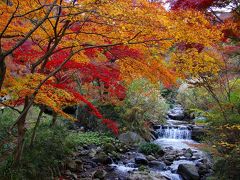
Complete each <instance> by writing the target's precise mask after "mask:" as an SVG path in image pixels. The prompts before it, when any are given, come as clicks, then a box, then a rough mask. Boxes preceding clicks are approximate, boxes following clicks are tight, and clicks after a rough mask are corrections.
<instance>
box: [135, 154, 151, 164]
mask: <svg viewBox="0 0 240 180" xmlns="http://www.w3.org/2000/svg"><path fill="white" fill-rule="evenodd" d="M135 163H136V164H138V165H147V164H148V160H147V158H146V157H145V156H144V155H143V154H140V153H139V154H137V156H136V157H135Z"/></svg>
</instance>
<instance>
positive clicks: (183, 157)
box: [112, 105, 211, 180]
mask: <svg viewBox="0 0 240 180" xmlns="http://www.w3.org/2000/svg"><path fill="white" fill-rule="evenodd" d="M155 134H156V135H157V138H156V139H155V140H154V141H153V143H155V144H157V145H159V146H160V147H161V148H162V149H163V150H164V152H165V154H164V156H163V157H161V158H157V159H156V160H149V159H150V158H148V157H147V159H148V161H149V162H148V167H149V176H146V178H145V179H164V178H165V179H169V180H182V179H190V180H191V179H205V177H206V176H207V174H209V173H210V172H211V166H210V164H211V163H210V159H209V158H208V156H207V154H205V153H204V152H202V151H200V150H199V149H197V148H196V147H195V146H193V145H196V144H199V143H198V142H196V141H194V140H192V139H191V137H192V124H190V123H189V122H187V121H184V109H183V108H182V107H181V106H180V105H175V106H174V107H173V108H172V109H170V110H169V112H168V118H167V123H166V125H159V126H156V127H155ZM138 156H140V157H142V156H143V154H141V153H138V152H128V153H127V155H126V157H125V158H123V159H122V160H121V161H119V162H116V163H113V164H112V166H113V167H114V168H115V172H117V173H118V174H121V177H122V179H125V177H128V176H129V174H134V173H135V174H136V173H139V165H137V164H136V162H135V161H134V158H135V159H136V157H138ZM152 164H154V165H152ZM179 165H181V168H180V167H179ZM182 167H184V168H182ZM160 175H161V176H162V177H163V178H161V176H160ZM134 177H138V176H134ZM139 177H141V174H140V175H139ZM120 179H121V178H120ZM130 179H131V178H130ZM132 179H134V178H132ZM136 179H137V178H136ZM140 179H144V178H140Z"/></svg>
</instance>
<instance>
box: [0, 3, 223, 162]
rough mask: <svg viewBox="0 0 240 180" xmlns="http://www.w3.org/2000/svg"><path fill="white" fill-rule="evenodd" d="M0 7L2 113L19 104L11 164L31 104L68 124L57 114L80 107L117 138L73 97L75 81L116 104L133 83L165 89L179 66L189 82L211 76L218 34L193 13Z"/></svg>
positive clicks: (158, 8) (98, 6) (127, 7)
mask: <svg viewBox="0 0 240 180" xmlns="http://www.w3.org/2000/svg"><path fill="white" fill-rule="evenodd" d="M7 2H9V1H7ZM0 6H1V7H0V9H1V13H0V14H1V21H0V25H1V29H0V31H1V34H0V50H1V51H0V69H1V70H0V77H1V79H0V89H1V95H9V96H10V97H11V99H10V100H9V101H8V102H6V105H9V106H15V105H19V104H24V108H23V110H22V111H21V113H20V116H19V117H18V118H17V120H16V123H15V124H14V126H15V125H17V127H18V147H17V151H16V154H15V159H16V161H17V160H19V159H20V157H21V151H22V147H23V141H24V134H25V128H24V126H25V123H26V115H27V113H28V110H29V108H30V107H31V106H32V105H33V104H37V105H39V106H42V105H43V106H47V107H50V108H51V109H52V110H53V111H54V112H55V113H58V114H61V115H62V116H65V117H66V118H68V119H73V118H72V117H70V116H69V115H67V114H66V113H64V112H63V111H62V108H63V107H66V106H69V105H74V104H79V102H80V101H81V102H83V103H85V104H87V105H88V106H89V107H90V108H91V109H92V112H93V113H94V114H95V115H96V116H97V117H99V118H100V119H102V122H103V123H104V124H106V125H107V126H108V127H109V128H112V129H113V130H114V132H117V126H116V124H115V123H114V122H112V121H111V120H108V119H104V117H103V116H102V115H101V114H100V113H99V111H98V110H97V109H96V108H95V107H94V106H93V105H92V104H91V103H90V101H88V100H87V98H86V97H84V96H83V95H82V94H80V93H79V92H78V91H77V87H76V84H77V83H76V78H77V79H78V80H81V81H82V82H83V83H84V84H85V85H88V86H89V85H91V84H94V83H95V82H98V84H99V85H98V87H100V89H101V90H102V91H108V93H110V94H114V93H115V94H117V96H118V97H120V99H121V98H124V86H123V85H124V84H129V83H130V82H131V81H132V80H133V79H136V78H140V77H145V78H147V79H149V80H150V81H151V82H153V83H156V82H158V81H159V80H161V81H162V82H163V84H164V85H165V86H170V85H171V84H172V83H174V82H175V80H176V77H177V76H182V75H183V74H184V73H183V72H186V70H187V71H188V69H186V67H185V66H186V65H187V64H190V65H191V66H190V67H191V68H190V72H191V75H194V73H195V72H196V71H197V72H201V73H205V74H206V73H210V72H211V73H212V72H213V73H217V72H218V71H219V69H218V68H217V67H215V65H216V64H219V56H218V51H217V50H215V49H217V48H215V45H216V44H217V43H218V42H219V41H220V40H221V38H222V34H221V31H220V30H219V29H218V28H217V27H216V26H214V25H212V24H211V23H210V22H209V21H208V20H207V19H206V16H205V15H204V14H203V13H201V12H197V11H194V10H187V11H176V12H175V11H170V12H168V11H166V10H165V9H164V8H163V7H162V5H161V4H160V3H150V2H148V1H145V0H138V1H133V2H132V1H131V0H119V1H113V0H84V1H81V2H80V1H70V2H67V1H63V0H55V1H53V0H47V1H46V0H45V1H39V0H31V1H30V0H29V1H18V0H12V1H11V2H10V4H9V3H6V2H4V1H1V2H0ZM180 44H187V45H189V48H187V50H182V49H181V48H179V47H180V46H179V45H180ZM198 44H200V45H199V47H200V49H202V50H198V48H196V46H195V45H198ZM213 56H214V57H213ZM176 57H177V58H176ZM169 60H170V62H171V63H169ZM198 62H201V64H198ZM196 64H197V65H196ZM203 65H204V67H202V66H203ZM6 67H7V68H6ZM73 76H75V77H76V78H75V79H74V78H73ZM99 82H100V83H99ZM92 87H93V86H90V88H92ZM102 94H103V93H102Z"/></svg>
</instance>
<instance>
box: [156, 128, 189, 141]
mask: <svg viewBox="0 0 240 180" xmlns="http://www.w3.org/2000/svg"><path fill="white" fill-rule="evenodd" d="M157 134H158V137H159V138H166V139H191V130H190V128H188V127H187V126H161V127H160V128H159V129H158V130H157Z"/></svg>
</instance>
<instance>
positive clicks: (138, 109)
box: [120, 79, 168, 140]
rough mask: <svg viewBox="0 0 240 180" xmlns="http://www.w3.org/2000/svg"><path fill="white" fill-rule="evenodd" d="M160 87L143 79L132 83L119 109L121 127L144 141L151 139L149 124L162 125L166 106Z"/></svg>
mask: <svg viewBox="0 0 240 180" xmlns="http://www.w3.org/2000/svg"><path fill="white" fill-rule="evenodd" d="M159 86H160V85H154V84H151V83H150V82H149V81H147V80H145V79H138V80H135V81H133V83H132V84H131V85H130V86H129V88H128V91H127V97H126V99H125V101H124V105H123V107H122V108H121V111H120V113H121V117H122V119H123V123H122V126H123V127H124V128H125V129H126V130H128V131H134V132H136V133H138V134H139V135H141V136H142V137H143V138H144V139H146V140H151V139H152V134H151V131H152V129H151V124H152V123H164V121H165V117H164V116H165V115H166V112H167V110H168V104H167V103H166V101H165V99H164V98H163V97H162V96H161V92H160V90H159V89H160V87H159Z"/></svg>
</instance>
